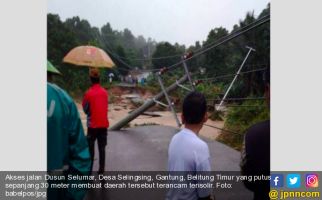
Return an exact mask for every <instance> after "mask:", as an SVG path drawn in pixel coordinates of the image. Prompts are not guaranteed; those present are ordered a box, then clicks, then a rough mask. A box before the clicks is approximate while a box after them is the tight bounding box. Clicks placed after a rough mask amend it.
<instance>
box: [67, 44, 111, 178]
mask: <svg viewBox="0 0 322 200" xmlns="http://www.w3.org/2000/svg"><path fill="white" fill-rule="evenodd" d="M63 61H64V62H67V63H71V64H75V65H79V66H90V69H89V77H90V80H91V83H92V85H91V87H90V88H89V89H88V90H87V92H86V93H85V95H84V98H83V102H82V106H83V110H84V112H85V114H86V115H87V141H88V144H89V150H90V154H91V160H92V166H91V170H93V161H94V155H95V153H94V152H95V151H94V146H95V141H96V140H97V143H98V152H99V169H98V173H100V174H101V173H103V172H104V170H105V147H106V145H107V128H108V127H109V121H108V116H107V115H108V93H107V91H106V90H105V89H104V88H103V87H101V85H100V73H99V69H98V67H106V68H112V67H113V66H114V65H115V64H114V62H113V61H112V60H111V58H110V57H109V56H108V55H107V54H106V52H104V51H103V50H102V49H100V48H98V47H95V46H78V47H75V48H74V49H72V50H71V51H70V52H68V54H67V55H66V56H65V57H64V59H63Z"/></svg>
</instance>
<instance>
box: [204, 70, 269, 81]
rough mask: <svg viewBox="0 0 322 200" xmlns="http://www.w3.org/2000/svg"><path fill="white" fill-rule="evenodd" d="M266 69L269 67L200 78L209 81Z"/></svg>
mask: <svg viewBox="0 0 322 200" xmlns="http://www.w3.org/2000/svg"><path fill="white" fill-rule="evenodd" d="M265 70H267V67H264V68H259V69H254V70H249V71H244V72H240V73H239V74H236V73H235V74H225V75H220V76H216V77H212V78H203V79H198V80H200V81H203V82H208V81H213V80H216V79H221V78H227V77H231V76H235V75H241V74H248V73H252V72H259V71H265Z"/></svg>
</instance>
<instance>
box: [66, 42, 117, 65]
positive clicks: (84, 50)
mask: <svg viewBox="0 0 322 200" xmlns="http://www.w3.org/2000/svg"><path fill="white" fill-rule="evenodd" d="M63 61H64V62H66V63H71V64H74V65H79V66H89V67H107V68H112V67H113V66H114V65H115V64H114V62H113V61H112V59H111V58H110V57H109V56H108V55H107V53H105V51H103V50H102V49H100V48H98V47H95V46H78V47H75V48H74V49H72V50H71V51H70V52H68V54H67V55H66V56H65V57H64V59H63Z"/></svg>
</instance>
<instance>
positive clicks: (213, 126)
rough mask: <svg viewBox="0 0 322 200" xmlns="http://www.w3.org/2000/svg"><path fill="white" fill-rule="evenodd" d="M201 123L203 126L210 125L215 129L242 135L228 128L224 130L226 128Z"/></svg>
mask: <svg viewBox="0 0 322 200" xmlns="http://www.w3.org/2000/svg"><path fill="white" fill-rule="evenodd" d="M203 125H204V126H208V127H211V128H215V129H218V130H221V131H225V132H228V133H233V134H236V135H240V136H242V134H240V133H237V132H234V131H230V130H226V129H223V128H219V127H217V126H213V125H209V124H203Z"/></svg>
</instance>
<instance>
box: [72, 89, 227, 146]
mask: <svg viewBox="0 0 322 200" xmlns="http://www.w3.org/2000/svg"><path fill="white" fill-rule="evenodd" d="M108 93H109V108H108V119H109V122H110V126H112V125H114V124H115V123H116V122H118V121H119V120H121V119H123V118H124V117H125V116H126V115H128V114H129V112H131V111H133V110H134V109H136V107H138V106H139V104H141V103H138V104H137V103H133V102H135V101H133V99H137V101H142V103H143V102H144V101H145V100H147V99H149V98H152V97H153V94H152V93H151V92H150V91H147V90H145V89H142V88H123V87H113V88H111V89H109V90H108ZM77 107H78V109H79V113H80V115H81V119H82V123H83V126H84V128H85V130H86V129H87V128H86V115H85V113H84V112H83V110H82V107H81V103H80V102H79V101H78V102H77ZM149 114H153V115H154V116H151V115H149ZM177 116H178V118H179V119H181V113H177ZM207 124H209V125H213V126H216V127H220V128H222V127H223V126H224V122H223V121H212V120H210V119H209V120H208V121H207ZM143 125H165V126H173V127H176V126H177V125H176V121H175V120H174V117H173V113H172V112H170V111H168V110H166V109H164V108H162V107H160V106H154V107H153V108H151V109H149V113H148V115H140V116H138V117H137V118H136V119H134V120H133V121H131V122H130V123H129V125H128V127H135V126H143ZM200 135H201V136H203V137H206V138H208V139H210V140H215V139H216V137H217V136H218V135H220V130H218V129H214V128H211V127H207V126H204V127H203V128H202V129H201V131H200Z"/></svg>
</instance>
